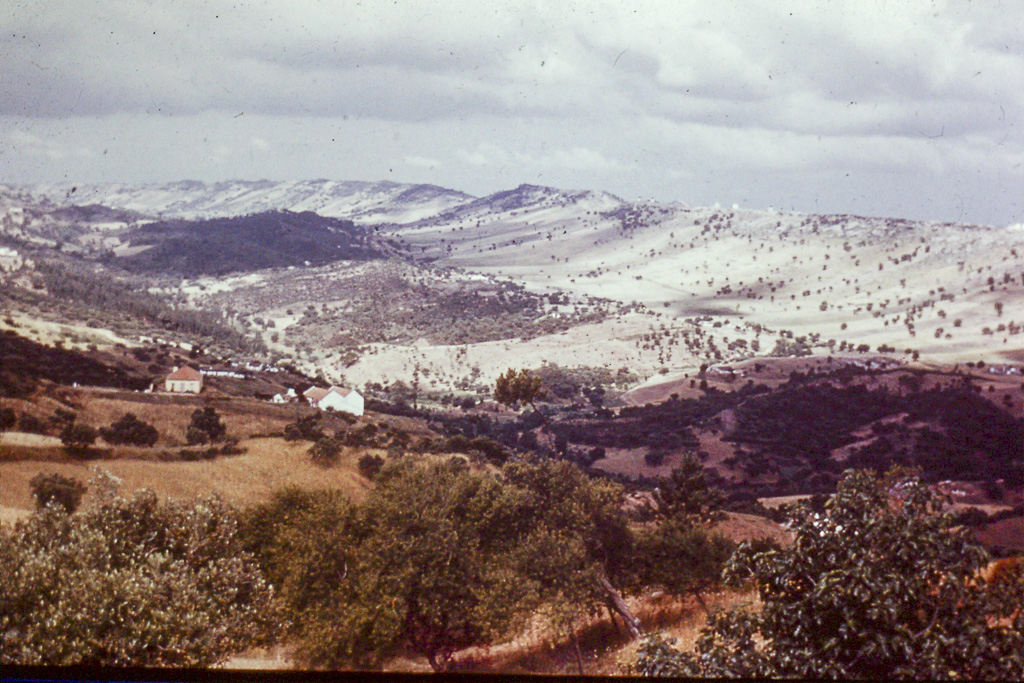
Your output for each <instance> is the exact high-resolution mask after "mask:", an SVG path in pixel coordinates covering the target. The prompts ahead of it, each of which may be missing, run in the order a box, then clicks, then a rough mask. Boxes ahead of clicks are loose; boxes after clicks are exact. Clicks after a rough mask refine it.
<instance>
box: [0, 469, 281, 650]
mask: <svg viewBox="0 0 1024 683" xmlns="http://www.w3.org/2000/svg"><path fill="white" fill-rule="evenodd" d="M109 481H110V478H109V475H108V479H107V480H106V482H105V481H103V480H100V481H97V482H95V483H94V486H93V488H94V490H97V489H98V493H99V500H98V501H97V502H96V503H94V504H93V505H92V506H91V507H90V508H89V509H87V510H85V511H84V512H80V513H79V514H76V515H67V514H64V513H63V512H62V511H59V510H55V509H54V508H53V507H49V508H46V509H44V510H42V511H39V512H36V513H34V514H33V515H32V516H31V517H29V518H28V519H27V520H25V521H22V522H19V523H18V524H17V525H16V526H15V528H14V529H13V530H8V529H0V535H2V537H0V631H2V633H3V648H0V665H11V664H15V665H40V664H42V665H76V664H79V665H90V666H128V665H131V666H190V667H199V666H203V667H205V666H211V665H214V664H217V663H219V662H223V661H224V660H226V659H227V657H228V656H230V655H231V654H233V653H235V652H238V651H240V650H242V649H245V648H248V647H251V646H254V645H259V644H263V643H265V642H267V640H268V638H269V636H270V635H271V629H272V628H273V626H274V624H275V622H276V621H277V618H278V617H277V613H276V608H275V606H274V603H273V599H272V598H273V596H272V591H271V588H270V586H269V585H268V584H267V583H266V581H265V580H264V579H263V577H262V576H261V575H260V572H259V568H258V566H257V565H256V563H255V561H254V558H253V557H252V555H250V554H249V553H246V552H244V551H243V549H242V547H241V543H240V540H239V538H238V535H237V519H236V516H235V513H234V511H233V510H232V509H231V508H229V507H228V506H227V505H225V504H224V503H222V502H221V501H220V500H218V499H216V498H213V499H206V500H201V501H197V502H171V503H160V502H159V501H158V500H157V498H156V496H155V495H154V494H153V493H152V492H150V491H145V490H143V491H139V492H137V493H135V495H134V496H132V497H131V498H130V499H124V498H121V497H119V496H117V495H116V491H115V490H114V488H113V487H112V486H111V485H110V484H109Z"/></svg>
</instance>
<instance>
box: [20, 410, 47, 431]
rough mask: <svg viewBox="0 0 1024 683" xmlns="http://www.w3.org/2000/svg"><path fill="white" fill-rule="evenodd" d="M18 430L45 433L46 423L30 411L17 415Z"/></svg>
mask: <svg viewBox="0 0 1024 683" xmlns="http://www.w3.org/2000/svg"><path fill="white" fill-rule="evenodd" d="M18 430H19V431H22V432H28V433H29V434H46V425H45V424H44V423H43V421H42V420H40V419H39V418H38V417H36V416H35V415H33V414H32V413H22V414H21V415H19V416H18Z"/></svg>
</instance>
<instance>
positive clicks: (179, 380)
mask: <svg viewBox="0 0 1024 683" xmlns="http://www.w3.org/2000/svg"><path fill="white" fill-rule="evenodd" d="M165 385H166V387H167V391H172V392H175V393H180V394H198V393H199V392H200V391H202V390H203V376H202V374H200V372H199V371H198V370H196V369H195V368H190V367H189V366H187V365H185V366H182V367H180V368H175V369H174V372H172V373H171V374H169V375H167V381H166V384H165Z"/></svg>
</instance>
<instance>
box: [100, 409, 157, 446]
mask: <svg viewBox="0 0 1024 683" xmlns="http://www.w3.org/2000/svg"><path fill="white" fill-rule="evenodd" d="M99 432H100V436H102V437H103V440H104V441H106V442H107V443H109V444H114V445H117V444H129V445H132V446H152V445H153V444H155V443H156V441H157V439H158V438H159V437H160V434H159V432H157V430H156V427H154V426H153V425H151V424H149V423H148V422H144V421H142V420H140V419H139V418H137V417H136V416H135V414H134V413H125V414H124V415H123V416H121V419H119V420H118V421H117V422H115V423H113V424H112V425H110V427H108V428H100V430H99Z"/></svg>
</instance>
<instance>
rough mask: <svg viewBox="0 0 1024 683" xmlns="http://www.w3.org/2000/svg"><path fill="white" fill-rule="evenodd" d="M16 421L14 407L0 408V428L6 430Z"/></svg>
mask: <svg viewBox="0 0 1024 683" xmlns="http://www.w3.org/2000/svg"><path fill="white" fill-rule="evenodd" d="M17 422H18V414H17V413H16V412H14V408H8V407H3V408H0V430H3V431H7V430H8V429H10V428H11V427H13V426H14V425H15V424H16V423H17Z"/></svg>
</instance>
